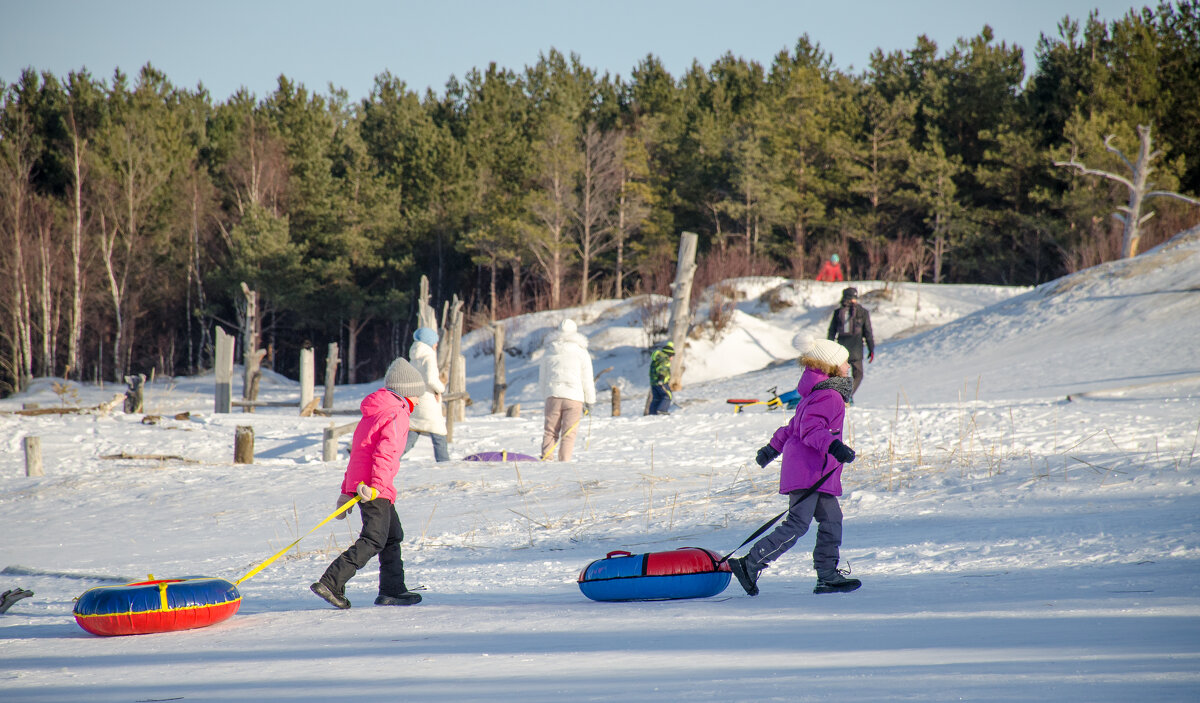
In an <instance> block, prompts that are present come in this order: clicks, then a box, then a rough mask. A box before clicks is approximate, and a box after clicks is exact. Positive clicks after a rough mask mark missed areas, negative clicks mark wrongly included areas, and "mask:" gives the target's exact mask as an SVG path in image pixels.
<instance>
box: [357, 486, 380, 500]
mask: <svg viewBox="0 0 1200 703" xmlns="http://www.w3.org/2000/svg"><path fill="white" fill-rule="evenodd" d="M358 497H359V498H361V499H363V500H364V501H370V500H375V499H376V498H378V497H379V491H377V490H375V489H374V488H371V487H370V486H368V485H367V484H365V483H362V482H361V481H360V482H359V484H358Z"/></svg>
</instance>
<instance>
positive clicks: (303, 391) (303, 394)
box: [300, 347, 316, 415]
mask: <svg viewBox="0 0 1200 703" xmlns="http://www.w3.org/2000/svg"><path fill="white" fill-rule="evenodd" d="M313 357H314V353H313V350H312V349H311V348H308V347H306V348H304V349H301V350H300V414H301V415H303V414H304V410H305V408H308V404H309V403H311V402H312V400H313V395H314V389H313V386H314V385H316V372H315V371H314V369H315V368H316V367H315V366H314V363H315V362H314V359H313ZM309 413H310V414H311V413H312V410H311V409H310V410H309Z"/></svg>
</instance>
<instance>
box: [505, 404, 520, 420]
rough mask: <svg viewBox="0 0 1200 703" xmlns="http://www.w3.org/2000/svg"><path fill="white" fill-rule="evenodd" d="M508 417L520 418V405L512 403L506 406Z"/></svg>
mask: <svg viewBox="0 0 1200 703" xmlns="http://www.w3.org/2000/svg"><path fill="white" fill-rule="evenodd" d="M508 416H509V417H521V404H520V403H513V404H512V405H510V406H508Z"/></svg>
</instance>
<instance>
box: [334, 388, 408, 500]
mask: <svg viewBox="0 0 1200 703" xmlns="http://www.w3.org/2000/svg"><path fill="white" fill-rule="evenodd" d="M414 407H416V406H415V405H414V404H413V402H412V401H411V400H409V399H408V398H401V397H400V396H398V395H396V394H395V393H393V392H391V391H389V390H387V389H386V388H380V389H379V390H377V391H375V392H374V393H372V394H371V395H369V396H367V397H366V398H363V402H362V404H361V405H360V406H359V408H360V409H361V410H362V419H361V420H359V421H358V427H355V428H354V441H353V442H352V443H351V444H350V463H349V464H347V465H346V477H345V478H343V479H342V493H345V494H347V495H354V494H355V492H357V491H358V484H359V483H360V482H361V483H365V484H367V485H368V486H370V487H371V488H374V489H375V490H377V491H379V497H380V498H387V499H388V500H389V501H391V502H392V503H395V502H396V486H395V484H394V483H393V482H394V481H395V478H396V473H397V472H398V471H399V470H400V456H401V455H402V454H403V453H404V443H405V441H406V440H407V439H408V417H409V415H411V414H412V411H413V408H414Z"/></svg>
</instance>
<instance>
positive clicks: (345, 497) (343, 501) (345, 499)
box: [337, 493, 354, 520]
mask: <svg viewBox="0 0 1200 703" xmlns="http://www.w3.org/2000/svg"><path fill="white" fill-rule="evenodd" d="M353 498H354V496H348V495H346V494H345V493H342V494H341V495H339V496H338V499H337V507H338V509H339V510H341V508H342V506H343V505H345V504H346V503H349V502H350V501H351V500H352V499H353ZM352 512H354V508H346V510H345V511H343V512H340V513H338V514H337V519H338V520H345V519H346V516H347V515H349V514H350V513H352Z"/></svg>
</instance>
